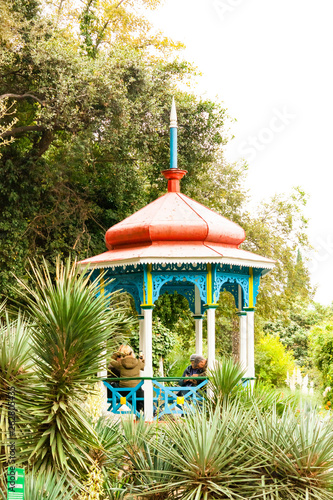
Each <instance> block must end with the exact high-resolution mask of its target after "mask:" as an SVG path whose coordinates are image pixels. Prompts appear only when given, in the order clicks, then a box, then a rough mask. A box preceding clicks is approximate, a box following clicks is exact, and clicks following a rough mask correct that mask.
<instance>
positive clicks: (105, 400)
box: [97, 351, 108, 415]
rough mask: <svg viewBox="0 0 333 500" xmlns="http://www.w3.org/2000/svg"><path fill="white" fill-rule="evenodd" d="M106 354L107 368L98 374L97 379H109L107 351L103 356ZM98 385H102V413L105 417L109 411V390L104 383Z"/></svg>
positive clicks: (105, 362)
mask: <svg viewBox="0 0 333 500" xmlns="http://www.w3.org/2000/svg"><path fill="white" fill-rule="evenodd" d="M104 354H105V358H104V365H105V366H104V367H103V369H102V370H101V371H100V372H98V373H97V377H100V378H107V377H108V371H107V359H106V351H104V352H103V355H104ZM98 384H99V385H100V387H101V389H102V391H103V403H102V408H101V412H102V415H105V414H106V413H107V409H108V390H107V388H106V386H105V385H104V383H103V382H102V381H100V382H98Z"/></svg>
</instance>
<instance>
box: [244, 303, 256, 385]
mask: <svg viewBox="0 0 333 500" xmlns="http://www.w3.org/2000/svg"><path fill="white" fill-rule="evenodd" d="M246 313H247V314H246V317H247V374H246V375H247V376H248V377H254V376H255V374H254V309H247V310H246Z"/></svg>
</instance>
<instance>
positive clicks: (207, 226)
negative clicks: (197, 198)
mask: <svg viewBox="0 0 333 500" xmlns="http://www.w3.org/2000/svg"><path fill="white" fill-rule="evenodd" d="M176 194H177V195H178V196H179V198H180V199H181V200H182V201H183V202H184V203H186V205H187V206H188V207H189V208H190V209H191V210H192V212H194V213H195V214H196V215H197V216H198V217H199V218H200V219H201V220H203V221H204V223H205V224H206V229H207V233H206V236H205V239H204V240H203V244H205V241H206V239H207V236H208V233H209V225H208V223H207V222H206V221H205V219H204V218H203V217H201V215H199V214H198V212H196V211H195V210H194V208H193V207H191V205H189V204H188V203H187V201H186V200H184V198H183V197H182V196H181V195H183V196H186V195H185V194H183V193H176ZM190 200H192V198H190ZM192 201H194V200H192Z"/></svg>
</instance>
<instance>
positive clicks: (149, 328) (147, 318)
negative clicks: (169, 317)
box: [143, 307, 153, 421]
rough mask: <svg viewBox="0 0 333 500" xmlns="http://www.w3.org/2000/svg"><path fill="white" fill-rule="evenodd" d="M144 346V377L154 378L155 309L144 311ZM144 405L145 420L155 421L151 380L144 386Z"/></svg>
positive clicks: (146, 381)
mask: <svg viewBox="0 0 333 500" xmlns="http://www.w3.org/2000/svg"><path fill="white" fill-rule="evenodd" d="M143 317H144V319H143V345H144V347H145V350H144V352H143V354H144V356H145V361H146V362H145V369H144V376H145V377H152V376H153V308H152V307H147V308H144V309H143ZM143 390H144V403H145V420H146V421H151V420H152V419H153V384H152V381H151V380H145V382H144V384H143Z"/></svg>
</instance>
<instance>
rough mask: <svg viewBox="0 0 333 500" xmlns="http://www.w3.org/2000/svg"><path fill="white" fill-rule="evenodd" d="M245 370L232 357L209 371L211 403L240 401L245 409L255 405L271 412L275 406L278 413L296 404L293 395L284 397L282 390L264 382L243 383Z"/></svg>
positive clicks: (222, 403) (222, 360)
mask: <svg viewBox="0 0 333 500" xmlns="http://www.w3.org/2000/svg"><path fill="white" fill-rule="evenodd" d="M244 375H245V370H244V369H243V368H242V366H241V364H240V363H238V362H237V361H234V360H233V359H232V358H222V359H221V360H220V361H218V362H217V363H216V365H215V367H214V369H212V370H211V371H210V372H209V388H210V391H211V397H210V398H209V401H210V404H212V405H213V406H216V405H221V406H222V407H223V405H224V403H226V402H230V401H235V400H237V401H239V402H240V404H241V405H242V406H243V407H244V409H247V410H250V409H251V408H252V409H253V408H254V407H255V408H257V409H260V410H261V411H262V412H266V411H268V412H270V411H271V408H272V407H273V406H274V407H275V408H276V409H277V410H278V413H279V414H281V413H283V411H284V409H285V408H286V407H289V406H295V398H294V397H293V396H291V395H290V396H288V397H283V396H282V394H281V392H280V391H278V390H276V389H275V388H273V387H268V386H267V385H265V384H264V383H262V382H260V381H259V382H255V383H254V384H253V385H252V384H247V385H243V383H242V379H243V378H244Z"/></svg>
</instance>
